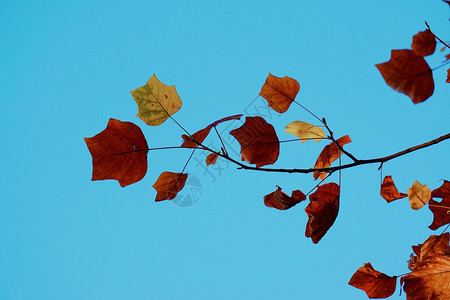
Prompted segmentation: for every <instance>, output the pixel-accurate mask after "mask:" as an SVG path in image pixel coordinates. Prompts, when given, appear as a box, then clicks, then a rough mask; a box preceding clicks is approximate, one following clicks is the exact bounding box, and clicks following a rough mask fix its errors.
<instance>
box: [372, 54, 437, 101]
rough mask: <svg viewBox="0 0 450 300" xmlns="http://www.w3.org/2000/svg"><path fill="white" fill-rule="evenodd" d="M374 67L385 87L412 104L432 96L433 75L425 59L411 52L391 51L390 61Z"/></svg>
mask: <svg viewBox="0 0 450 300" xmlns="http://www.w3.org/2000/svg"><path fill="white" fill-rule="evenodd" d="M376 67H377V68H378V71H380V73H381V76H383V78H384V80H385V81H386V83H387V85H389V86H390V87H391V88H393V89H394V90H396V91H398V92H400V93H403V94H405V95H407V96H409V97H410V98H411V100H412V101H413V102H414V104H417V103H420V102H423V101H425V100H427V99H428V98H429V97H430V96H431V95H433V92H434V80H433V73H432V71H431V69H430V67H429V66H428V64H427V62H426V61H425V59H424V58H423V57H421V56H417V55H416V54H414V51H413V50H408V49H405V50H392V51H391V59H390V60H389V61H388V62H385V63H382V64H378V65H376Z"/></svg>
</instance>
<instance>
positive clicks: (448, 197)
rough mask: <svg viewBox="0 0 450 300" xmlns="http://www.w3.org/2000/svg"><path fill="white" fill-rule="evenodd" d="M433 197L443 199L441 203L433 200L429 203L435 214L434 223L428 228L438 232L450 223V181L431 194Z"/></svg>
mask: <svg viewBox="0 0 450 300" xmlns="http://www.w3.org/2000/svg"><path fill="white" fill-rule="evenodd" d="M431 196H432V197H436V198H442V201H441V202H437V201H434V200H433V199H432V200H430V201H429V202H428V208H429V209H430V210H431V212H432V213H433V223H431V225H430V226H428V228H430V229H432V230H436V229H438V228H439V227H441V226H443V225H446V224H449V223H450V181H447V180H445V181H444V183H443V184H442V185H441V186H440V187H439V188H437V189H435V190H433V192H432V193H431Z"/></svg>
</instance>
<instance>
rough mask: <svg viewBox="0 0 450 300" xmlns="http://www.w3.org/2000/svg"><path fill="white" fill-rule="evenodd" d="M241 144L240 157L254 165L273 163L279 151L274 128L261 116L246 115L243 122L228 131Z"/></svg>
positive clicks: (260, 165)
mask: <svg viewBox="0 0 450 300" xmlns="http://www.w3.org/2000/svg"><path fill="white" fill-rule="evenodd" d="M230 134H231V135H232V136H234V137H235V138H236V140H237V141H238V142H239V144H240V145H241V151H240V153H241V159H242V160H243V161H246V162H248V163H249V164H256V167H257V168H259V167H262V166H264V165H269V164H273V163H275V162H276V161H277V159H278V155H279V153H280V142H279V140H278V136H277V134H276V132H275V129H274V128H273V126H272V125H270V124H269V123H267V122H266V121H265V120H264V119H263V118H261V117H246V118H245V123H244V124H243V125H242V126H241V127H239V128H237V129H234V130H232V131H231V132H230Z"/></svg>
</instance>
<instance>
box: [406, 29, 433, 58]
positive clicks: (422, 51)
mask: <svg viewBox="0 0 450 300" xmlns="http://www.w3.org/2000/svg"><path fill="white" fill-rule="evenodd" d="M411 48H412V50H413V51H414V54H416V55H418V56H427V55H431V54H433V53H434V51H435V50H436V39H435V38H434V35H433V34H431V33H430V32H429V31H428V30H425V31H421V32H419V33H417V34H416V35H415V36H413V41H412V44H411Z"/></svg>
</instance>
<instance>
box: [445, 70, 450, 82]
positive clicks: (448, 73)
mask: <svg viewBox="0 0 450 300" xmlns="http://www.w3.org/2000/svg"><path fill="white" fill-rule="evenodd" d="M445 82H446V83H450V69H448V70H447V80H446V81H445Z"/></svg>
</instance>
